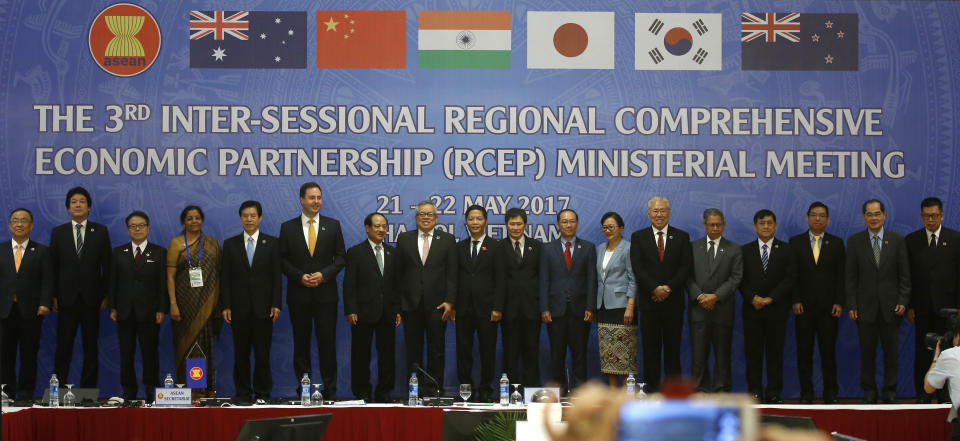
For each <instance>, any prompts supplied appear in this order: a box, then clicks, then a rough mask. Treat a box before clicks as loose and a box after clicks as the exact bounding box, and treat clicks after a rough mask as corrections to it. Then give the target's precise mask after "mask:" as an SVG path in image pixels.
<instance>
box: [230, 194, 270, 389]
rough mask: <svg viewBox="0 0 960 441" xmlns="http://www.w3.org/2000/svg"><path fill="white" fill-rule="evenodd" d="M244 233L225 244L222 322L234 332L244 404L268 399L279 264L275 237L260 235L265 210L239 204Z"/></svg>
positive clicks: (253, 203)
mask: <svg viewBox="0 0 960 441" xmlns="http://www.w3.org/2000/svg"><path fill="white" fill-rule="evenodd" d="M239 212H240V223H241V224H242V225H243V233H241V234H238V235H236V236H233V237H231V238H229V239H227V240H225V241H223V258H222V261H221V269H220V304H221V307H222V309H223V312H222V314H223V321H225V322H227V323H229V324H230V326H231V327H232V328H233V384H234V386H236V395H235V398H236V399H237V400H238V401H239V402H242V403H249V402H252V401H253V397H252V395H251V392H252V393H253V394H254V395H256V397H257V398H256V399H257V401H258V402H261V401H264V400H268V399H270V391H271V390H272V389H273V375H272V374H271V373H270V345H271V342H272V340H273V323H274V322H276V321H277V318H279V317H280V302H281V300H282V299H281V297H282V293H281V286H282V284H283V282H282V280H281V277H282V276H281V266H282V265H281V262H280V244H279V241H278V240H277V238H276V237H273V236H270V235H269V234H265V233H263V232H261V231H260V221H261V220H263V206H261V205H260V202H258V201H245V202H243V203H242V204H240V211H239ZM251 350H253V360H254V371H253V388H252V389H251V387H250V351H251Z"/></svg>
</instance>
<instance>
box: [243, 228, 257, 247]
mask: <svg viewBox="0 0 960 441" xmlns="http://www.w3.org/2000/svg"><path fill="white" fill-rule="evenodd" d="M251 237H252V238H253V243H254V244H256V243H257V241H258V240H260V229H257V231H254V232H253V234H247V230H243V245H244V246H246V245H247V242H249V241H250V238H251Z"/></svg>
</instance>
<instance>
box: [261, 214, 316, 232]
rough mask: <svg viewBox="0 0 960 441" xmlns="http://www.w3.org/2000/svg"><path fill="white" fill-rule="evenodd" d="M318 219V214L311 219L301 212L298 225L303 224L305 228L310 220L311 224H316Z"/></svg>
mask: <svg viewBox="0 0 960 441" xmlns="http://www.w3.org/2000/svg"><path fill="white" fill-rule="evenodd" d="M319 217H320V213H317V214H316V215H314V216H313V217H308V216H307V215H306V213H303V212H301V213H300V223H301V224H303V226H307V225H308V222H310V219H313V223H314V224H316V223H317V218H319ZM258 231H259V230H258Z"/></svg>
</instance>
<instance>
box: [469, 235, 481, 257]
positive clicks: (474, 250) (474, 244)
mask: <svg viewBox="0 0 960 441" xmlns="http://www.w3.org/2000/svg"><path fill="white" fill-rule="evenodd" d="M479 243H480V241H479V240H475V241H473V251H471V253H470V258H471V259H473V260H477V244H479Z"/></svg>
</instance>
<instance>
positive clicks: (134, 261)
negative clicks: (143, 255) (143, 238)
mask: <svg viewBox="0 0 960 441" xmlns="http://www.w3.org/2000/svg"><path fill="white" fill-rule="evenodd" d="M133 263H140V247H137V253H136V254H135V255H134V256H133Z"/></svg>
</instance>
